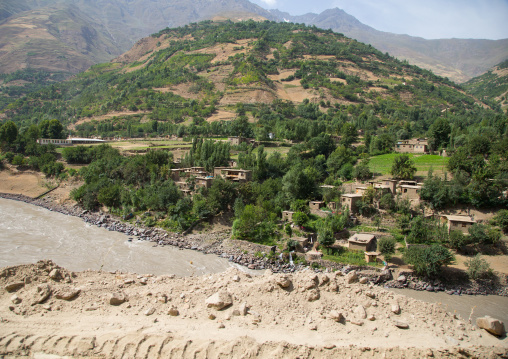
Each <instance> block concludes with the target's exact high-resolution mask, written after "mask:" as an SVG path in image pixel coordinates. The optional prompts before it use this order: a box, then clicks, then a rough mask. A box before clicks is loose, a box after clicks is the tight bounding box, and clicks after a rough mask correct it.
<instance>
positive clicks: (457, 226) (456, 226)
mask: <svg viewBox="0 0 508 359" xmlns="http://www.w3.org/2000/svg"><path fill="white" fill-rule="evenodd" d="M472 225H473V223H468V222H456V221H449V222H448V233H449V232H451V231H461V232H462V233H464V234H469V227H471V226H472Z"/></svg>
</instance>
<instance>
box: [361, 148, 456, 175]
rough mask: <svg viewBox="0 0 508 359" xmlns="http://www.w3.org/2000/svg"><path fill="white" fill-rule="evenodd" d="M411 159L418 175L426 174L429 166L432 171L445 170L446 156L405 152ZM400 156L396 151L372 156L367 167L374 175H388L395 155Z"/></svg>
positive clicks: (440, 171) (439, 171)
mask: <svg viewBox="0 0 508 359" xmlns="http://www.w3.org/2000/svg"><path fill="white" fill-rule="evenodd" d="M407 155H408V156H409V157H410V158H412V159H413V161H414V163H415V165H416V168H417V172H416V174H417V175H418V176H426V175H427V172H428V171H429V169H430V167H432V168H433V170H434V173H442V172H444V171H446V164H447V163H448V157H441V156H438V155H414V154H411V153H408V154H407ZM397 156H400V154H398V153H389V154H386V155H380V156H373V157H371V158H370V162H369V168H370V170H371V171H372V172H374V175H375V176H381V175H389V174H390V170H391V168H392V164H393V161H394V160H395V157H397Z"/></svg>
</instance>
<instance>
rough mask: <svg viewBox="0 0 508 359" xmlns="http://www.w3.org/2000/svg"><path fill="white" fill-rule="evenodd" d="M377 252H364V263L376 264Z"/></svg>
mask: <svg viewBox="0 0 508 359" xmlns="http://www.w3.org/2000/svg"><path fill="white" fill-rule="evenodd" d="M378 255H379V253H378V252H365V262H367V263H376V262H377V256H378Z"/></svg>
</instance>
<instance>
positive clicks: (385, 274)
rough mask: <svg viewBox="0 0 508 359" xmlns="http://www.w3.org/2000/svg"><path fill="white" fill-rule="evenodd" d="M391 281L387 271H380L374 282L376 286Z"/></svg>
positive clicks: (389, 272)
mask: <svg viewBox="0 0 508 359" xmlns="http://www.w3.org/2000/svg"><path fill="white" fill-rule="evenodd" d="M391 279H392V272H391V271H390V270H389V269H385V270H383V271H381V274H380V275H379V277H378V278H377V280H376V284H379V283H384V282H387V281H389V280H391Z"/></svg>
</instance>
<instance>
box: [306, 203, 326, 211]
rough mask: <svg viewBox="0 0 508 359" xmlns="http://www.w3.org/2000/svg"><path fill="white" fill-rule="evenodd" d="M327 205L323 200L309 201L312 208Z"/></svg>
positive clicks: (315, 208) (318, 208)
mask: <svg viewBox="0 0 508 359" xmlns="http://www.w3.org/2000/svg"><path fill="white" fill-rule="evenodd" d="M324 206H325V202H323V201H310V202H309V208H310V210H311V211H312V210H315V211H317V210H320V209H321V208H323V207H324Z"/></svg>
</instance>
